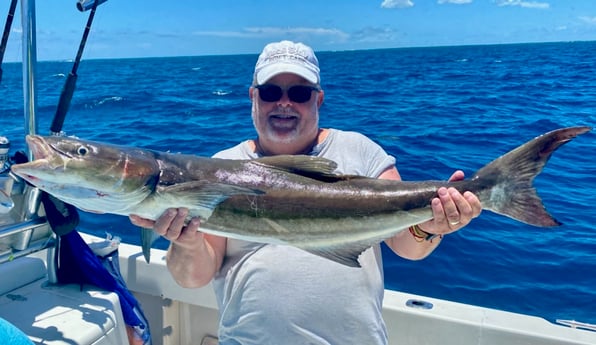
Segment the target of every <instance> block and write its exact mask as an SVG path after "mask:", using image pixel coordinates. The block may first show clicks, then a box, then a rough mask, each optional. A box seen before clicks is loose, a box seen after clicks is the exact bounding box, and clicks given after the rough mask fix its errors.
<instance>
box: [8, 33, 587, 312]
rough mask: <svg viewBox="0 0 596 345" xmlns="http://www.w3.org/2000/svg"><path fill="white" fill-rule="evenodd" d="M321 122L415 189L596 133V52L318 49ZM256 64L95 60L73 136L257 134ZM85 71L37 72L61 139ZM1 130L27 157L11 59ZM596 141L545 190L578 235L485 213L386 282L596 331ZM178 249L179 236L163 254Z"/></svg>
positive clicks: (551, 172) (176, 148)
mask: <svg viewBox="0 0 596 345" xmlns="http://www.w3.org/2000/svg"><path fill="white" fill-rule="evenodd" d="M318 56H319V60H320V64H321V67H322V72H321V74H322V84H323V88H324V90H325V103H324V104H323V107H322V110H321V126H323V127H336V128H341V129H345V130H356V131H360V132H362V133H364V134H366V135H368V136H369V137H371V138H372V139H374V140H375V141H377V142H379V143H380V144H381V145H382V146H383V147H384V148H385V149H386V150H387V151H388V152H389V153H390V154H392V155H394V156H395V157H397V160H398V169H399V171H400V173H401V174H402V177H403V178H404V179H405V180H427V179H447V178H448V177H449V176H450V174H451V173H452V172H453V171H454V170H455V169H462V170H464V171H465V172H466V174H467V175H471V174H472V173H473V172H474V171H475V170H477V169H478V168H480V167H481V166H483V165H484V164H485V163H487V162H489V161H491V160H492V159H494V158H496V157H498V156H499V155H501V154H504V153H506V152H507V151H509V150H510V149H513V148H514V147H516V146H518V145H520V144H522V143H524V142H525V141H527V140H529V139H531V138H533V137H535V136H538V135H540V134H542V133H544V132H546V131H549V130H553V129H556V128H559V127H565V126H576V125H587V126H594V124H595V123H596V42H569V43H543V44H519V45H493V46H463V47H437V48H409V49H386V50H367V51H348V52H320V53H318ZM255 61H256V55H237V56H198V57H174V58H171V57H170V58H146V59H122V60H115V59H114V60H87V61H83V62H82V63H81V65H80V68H79V70H78V74H79V78H78V83H77V86H78V87H77V90H76V93H75V95H74V98H73V100H72V104H71V107H70V111H69V114H68V117H67V120H66V123H65V125H64V131H66V133H67V134H71V135H77V136H79V137H81V138H86V139H92V140H99V141H105V142H110V143H116V144H126V145H134V146H142V147H147V148H152V149H156V150H162V151H171V152H184V153H192V154H197V155H205V156H209V155H212V154H213V153H215V152H217V151H219V150H221V149H223V148H226V147H229V146H231V145H234V144H236V143H237V142H239V141H240V140H243V139H246V138H251V137H254V135H255V132H254V129H253V128H252V122H251V119H250V102H249V99H248V90H247V89H248V86H249V85H250V82H251V78H252V69H253V66H254V63H255ZM71 66H72V63H71V62H68V61H62V62H41V63H39V65H38V66H37V74H38V78H37V86H38V93H37V104H38V116H39V120H38V124H37V126H38V129H39V133H42V134H46V133H47V132H48V129H49V127H50V123H51V120H52V117H53V115H54V112H55V109H56V104H57V102H58V97H59V93H60V90H61V88H62V85H63V83H64V80H65V77H64V76H65V75H66V74H68V72H69V71H70V69H71ZM3 70H4V75H3V80H2V83H1V84H0V93H1V94H2V100H3V101H2V103H0V112H1V114H2V115H1V122H0V135H4V136H8V137H9V138H10V139H11V141H12V145H13V148H14V149H23V148H24V141H23V134H24V133H23V101H22V86H21V84H22V75H21V70H20V65H18V64H5V65H4V66H3ZM595 139H596V135H595V134H594V133H593V132H590V133H588V134H585V135H583V136H581V137H579V138H577V139H575V140H574V141H572V142H571V143H569V144H567V145H565V146H563V147H562V148H560V149H559V151H557V152H556V153H555V154H554V156H553V158H552V159H551V161H550V162H549V164H548V165H547V166H546V168H545V169H544V172H543V173H542V174H541V175H540V176H539V177H538V178H537V179H536V181H535V184H536V187H537V189H538V191H539V194H540V195H541V196H542V198H543V201H544V203H545V205H546V207H547V209H549V210H550V211H551V213H552V214H553V215H554V216H555V217H556V218H557V219H558V220H560V221H561V222H562V223H563V224H564V225H562V226H560V227H557V228H536V227H532V226H528V225H524V224H522V223H519V222H516V221H513V220H510V219H508V218H505V217H502V216H498V215H494V214H491V213H490V212H488V211H486V212H484V213H483V214H482V215H481V217H479V218H478V219H476V220H474V221H473V222H472V224H470V225H469V226H468V227H467V228H465V229H464V230H462V231H460V232H458V233H456V234H452V235H449V236H447V237H446V238H445V239H444V240H443V243H442V244H441V246H440V247H439V248H438V249H437V250H436V251H435V252H434V253H433V254H432V255H431V256H430V257H428V258H427V259H425V260H422V261H417V262H412V261H407V260H403V259H400V258H399V257H397V256H395V255H393V254H392V253H390V252H388V251H387V252H385V253H384V258H385V279H386V286H387V288H390V289H395V290H400V291H405V292H412V293H417V294H421V295H426V296H432V297H436V298H443V299H449V300H453V301H457V302H462V303H471V304H475V305H481V306H486V307H490V308H497V309H502V310H507V311H512V312H519V313H524V314H531V315H537V316H541V317H544V318H546V319H548V320H551V321H553V320H555V319H558V318H562V319H575V320H578V321H583V322H590V323H596V231H595V230H594V224H596V212H594V211H593V205H594V204H595V202H596V197H595V196H594V195H595V191H596V188H595V187H596V183H595V180H594V177H595V176H596V163H595V162H594V160H595V158H596V154H595V151H596V141H595ZM80 230H82V231H85V232H91V233H95V234H98V235H100V236H104V235H105V234H106V233H111V234H113V235H118V236H120V237H122V238H123V239H124V240H125V241H127V242H133V243H138V231H137V230H136V229H135V228H134V227H133V226H132V225H130V223H129V222H128V220H127V219H126V218H124V217H117V216H111V215H93V214H87V213H83V214H82V223H81V226H80ZM159 245H160V246H162V247H165V246H166V244H165V242H160V244H159Z"/></svg>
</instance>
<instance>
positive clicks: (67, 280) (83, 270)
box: [57, 231, 151, 345]
mask: <svg viewBox="0 0 596 345" xmlns="http://www.w3.org/2000/svg"><path fill="white" fill-rule="evenodd" d="M58 252H59V254H58V259H59V261H58V270H57V277H58V281H59V282H60V283H64V284H72V283H74V284H92V285H95V286H97V287H99V288H101V289H104V290H107V291H113V292H115V293H116V294H118V297H119V298H120V306H121V308H122V315H123V317H124V322H125V323H126V324H127V325H129V326H132V327H133V328H134V329H135V332H136V333H137V335H138V336H139V337H140V338H141V339H143V344H145V345H149V344H151V334H150V332H149V323H148V322H147V319H146V318H145V316H144V314H143V311H142V309H141V306H140V304H139V302H138V301H137V299H136V298H135V297H134V296H133V295H132V293H131V292H130V291H129V290H128V288H127V287H126V283H125V282H124V279H123V278H122V275H121V274H120V267H119V264H118V251H117V250H115V251H114V252H112V253H111V254H109V255H107V256H105V257H103V258H99V257H97V256H96V255H95V253H93V251H92V250H91V248H89V246H88V245H87V243H85V241H84V240H83V239H82V238H81V235H79V233H78V232H76V231H71V232H70V233H68V234H65V235H63V236H61V237H60V241H59V249H58Z"/></svg>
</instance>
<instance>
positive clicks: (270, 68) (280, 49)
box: [254, 41, 321, 85]
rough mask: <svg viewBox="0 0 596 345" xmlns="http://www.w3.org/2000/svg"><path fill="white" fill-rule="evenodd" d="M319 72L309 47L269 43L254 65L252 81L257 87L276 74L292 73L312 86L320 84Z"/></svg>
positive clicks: (290, 42)
mask: <svg viewBox="0 0 596 345" xmlns="http://www.w3.org/2000/svg"><path fill="white" fill-rule="evenodd" d="M319 71H320V70H319V61H318V60H317V57H316V56H315V52H314V51H313V50H312V48H311V47H309V46H307V45H305V44H303V43H295V42H292V41H281V42H275V43H269V44H267V45H266V46H265V48H263V52H262V53H261V55H259V59H258V60H257V64H256V65H255V75H254V79H255V81H256V83H257V85H261V84H263V83H265V82H266V81H267V80H269V79H271V78H273V77H275V76H276V75H278V74H281V73H292V74H296V75H299V76H301V77H302V78H304V79H306V80H308V81H309V82H311V83H313V84H320V82H321V77H320V75H319Z"/></svg>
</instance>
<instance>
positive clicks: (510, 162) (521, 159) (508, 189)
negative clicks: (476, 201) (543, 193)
mask: <svg viewBox="0 0 596 345" xmlns="http://www.w3.org/2000/svg"><path fill="white" fill-rule="evenodd" d="M590 130H591V128H590V127H569V128H561V129H557V130H554V131H551V132H548V133H546V134H543V135H541V136H539V137H536V138H534V139H533V140H530V141H528V142H527V143H525V144H523V145H521V146H519V147H518V148H516V149H514V150H512V151H510V152H509V153H507V154H505V155H503V156H501V157H499V158H497V159H496V160H494V161H492V162H491V163H489V164H487V165H486V166H485V167H483V168H482V169H480V170H479V171H478V172H477V173H476V174H475V176H474V177H473V178H472V180H473V181H475V182H476V183H479V184H480V185H481V186H480V188H479V189H478V190H479V191H480V192H478V197H479V198H480V201H481V202H482V206H483V208H484V209H488V210H490V211H493V212H495V213H498V214H501V215H504V216H507V217H511V218H513V219H516V220H518V221H520V222H523V223H527V224H531V225H535V226H542V227H546V226H557V225H561V223H560V222H559V221H557V220H556V219H554V218H553V217H552V216H551V215H550V214H549V213H548V212H547V211H546V209H545V207H544V205H543V203H542V200H541V199H540V197H539V196H538V194H537V193H536V189H535V188H534V187H533V181H534V178H535V177H536V176H537V175H538V174H540V172H541V171H542V169H543V167H544V165H545V164H546V162H547V161H548V160H549V158H550V157H551V155H552V154H553V152H554V151H555V150H556V149H558V148H559V147H560V146H561V145H563V144H566V143H567V142H569V141H571V140H572V139H573V138H575V137H576V136H578V135H580V134H583V133H586V132H588V131H590ZM483 187H485V188H483Z"/></svg>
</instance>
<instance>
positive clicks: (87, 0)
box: [77, 0, 108, 12]
mask: <svg viewBox="0 0 596 345" xmlns="http://www.w3.org/2000/svg"><path fill="white" fill-rule="evenodd" d="M106 1H108V0H79V1H77V9H78V10H79V11H81V12H85V11H89V10H90V9H92V8H93V6H99V5H101V4H103V3H104V2H106ZM95 3H97V5H95Z"/></svg>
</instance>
